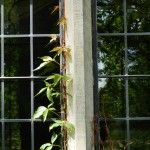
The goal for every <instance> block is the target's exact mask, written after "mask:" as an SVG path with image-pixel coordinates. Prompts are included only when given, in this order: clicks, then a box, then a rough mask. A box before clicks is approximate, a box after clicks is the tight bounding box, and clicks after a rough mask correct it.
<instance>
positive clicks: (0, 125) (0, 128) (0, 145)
mask: <svg viewBox="0 0 150 150" xmlns="http://www.w3.org/2000/svg"><path fill="white" fill-rule="evenodd" d="M1 131H2V124H1V122H0V150H2V133H1Z"/></svg>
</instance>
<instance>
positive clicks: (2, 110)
mask: <svg viewBox="0 0 150 150" xmlns="http://www.w3.org/2000/svg"><path fill="white" fill-rule="evenodd" d="M29 1H30V6H29V7H30V33H29V34H18V35H13V34H12V35H5V34H4V5H5V2H4V0H1V34H0V38H1V76H0V81H1V118H0V123H1V125H2V127H1V129H0V130H1V135H2V140H1V146H2V150H5V123H7V122H9V123H12V122H15V123H19V122H22V123H25V122H29V123H31V150H34V122H41V120H40V119H36V120H34V121H33V119H32V116H33V114H34V79H44V78H45V77H44V76H34V73H33V69H34V68H33V38H34V37H50V36H51V34H34V33H33V0H29ZM58 2H59V5H60V4H63V0H58ZM61 8H62V7H61ZM61 13H62V12H61V9H59V16H61ZM61 30H62V28H60V30H59V32H60V33H59V34H56V35H57V36H61V32H62V31H61ZM26 37H28V38H30V76H15V77H8V76H7V77H6V76H5V75H4V59H5V58H4V39H6V38H26ZM8 79H9V80H14V79H19V80H22V79H29V80H30V87H29V88H30V92H31V97H30V99H31V100H30V103H31V108H30V109H31V117H30V119H5V116H4V115H5V105H4V87H5V81H6V80H8Z"/></svg>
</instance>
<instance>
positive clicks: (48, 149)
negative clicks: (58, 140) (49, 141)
mask: <svg viewBox="0 0 150 150" xmlns="http://www.w3.org/2000/svg"><path fill="white" fill-rule="evenodd" d="M52 148H53V145H51V146H49V147H47V148H46V149H45V150H51V149H52Z"/></svg>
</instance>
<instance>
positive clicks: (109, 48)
mask: <svg viewBox="0 0 150 150" xmlns="http://www.w3.org/2000/svg"><path fill="white" fill-rule="evenodd" d="M98 53H99V59H98V67H99V74H106V75H112V74H113V75H123V74H124V72H125V69H124V68H125V60H124V57H125V56H124V55H125V47H124V38H123V37H99V38H98Z"/></svg>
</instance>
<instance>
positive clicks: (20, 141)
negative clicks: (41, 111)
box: [5, 122, 31, 150]
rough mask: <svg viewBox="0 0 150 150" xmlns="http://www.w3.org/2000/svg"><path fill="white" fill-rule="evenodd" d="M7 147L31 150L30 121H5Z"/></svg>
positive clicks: (10, 149) (8, 148) (14, 149)
mask: <svg viewBox="0 0 150 150" xmlns="http://www.w3.org/2000/svg"><path fill="white" fill-rule="evenodd" d="M5 147H6V148H5V149H6V150H30V149H31V127H30V123H25V122H23V123H5Z"/></svg>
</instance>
